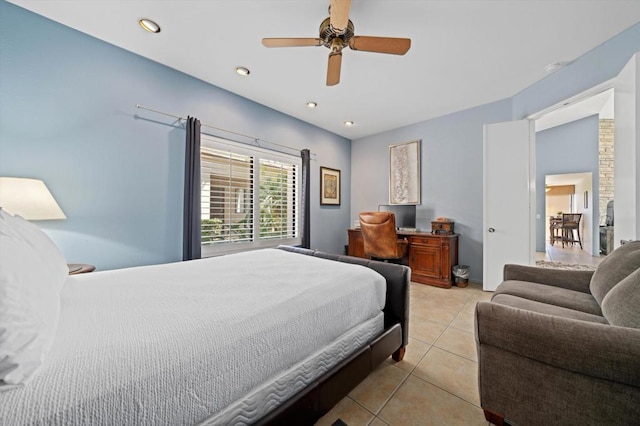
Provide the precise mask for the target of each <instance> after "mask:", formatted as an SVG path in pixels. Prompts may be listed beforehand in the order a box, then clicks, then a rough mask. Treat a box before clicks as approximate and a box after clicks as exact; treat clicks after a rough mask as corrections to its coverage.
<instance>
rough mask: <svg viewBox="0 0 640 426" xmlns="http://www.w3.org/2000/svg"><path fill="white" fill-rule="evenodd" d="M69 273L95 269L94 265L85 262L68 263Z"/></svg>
mask: <svg viewBox="0 0 640 426" xmlns="http://www.w3.org/2000/svg"><path fill="white" fill-rule="evenodd" d="M67 266H68V267H69V275H77V274H86V273H88V272H93V271H95V269H96V267H95V266H93V265H89V264H86V263H68V264H67Z"/></svg>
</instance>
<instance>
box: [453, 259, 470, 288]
mask: <svg viewBox="0 0 640 426" xmlns="http://www.w3.org/2000/svg"><path fill="white" fill-rule="evenodd" d="M469 269H470V267H469V266H468V265H456V266H454V267H453V276H454V277H455V283H456V286H458V287H460V288H464V287H466V286H468V285H469Z"/></svg>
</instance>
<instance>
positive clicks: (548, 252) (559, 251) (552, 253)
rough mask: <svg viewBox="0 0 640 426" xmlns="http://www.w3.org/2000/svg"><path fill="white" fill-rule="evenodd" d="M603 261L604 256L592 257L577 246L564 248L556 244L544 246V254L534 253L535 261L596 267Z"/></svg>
mask: <svg viewBox="0 0 640 426" xmlns="http://www.w3.org/2000/svg"><path fill="white" fill-rule="evenodd" d="M602 259H604V256H592V255H591V254H590V253H588V252H586V251H584V250H582V249H580V246H579V245H573V246H568V245H567V246H565V247H564V248H562V244H560V243H556V244H554V245H551V244H549V243H547V244H546V248H545V252H544V253H542V252H536V260H547V261H550V262H563V263H579V264H582V265H597V264H598V263H600V261H601V260H602Z"/></svg>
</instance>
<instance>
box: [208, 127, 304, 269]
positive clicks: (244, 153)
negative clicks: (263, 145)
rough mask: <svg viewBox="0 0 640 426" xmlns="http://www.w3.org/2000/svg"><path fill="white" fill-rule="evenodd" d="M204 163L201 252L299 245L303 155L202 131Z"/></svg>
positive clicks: (213, 253)
mask: <svg viewBox="0 0 640 426" xmlns="http://www.w3.org/2000/svg"><path fill="white" fill-rule="evenodd" d="M200 165H201V175H202V178H201V191H202V193H201V195H202V208H201V218H202V228H201V230H202V256H203V257H205V256H212V255H215V254H222V253H231V252H237V251H244V250H250V249H254V248H264V247H275V246H277V245H279V244H300V242H301V241H300V240H301V237H300V235H299V225H298V224H299V221H298V212H299V193H300V191H299V189H298V187H299V177H298V176H299V173H300V168H301V160H300V158H298V157H294V156H291V155H286V154H280V153H277V152H271V151H267V150H263V149H260V148H255V147H251V146H247V145H243V144H238V143H234V142H230V141H226V140H223V139H218V138H213V137H210V136H205V135H202V137H201V148H200ZM254 212H257V213H255V214H254Z"/></svg>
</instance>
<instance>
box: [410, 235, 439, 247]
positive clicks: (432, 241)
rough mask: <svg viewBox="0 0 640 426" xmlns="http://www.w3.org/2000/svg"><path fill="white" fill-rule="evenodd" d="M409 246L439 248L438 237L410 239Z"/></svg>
mask: <svg viewBox="0 0 640 426" xmlns="http://www.w3.org/2000/svg"><path fill="white" fill-rule="evenodd" d="M411 244H412V245H413V244H420V245H425V246H439V245H440V238H438V237H411Z"/></svg>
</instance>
